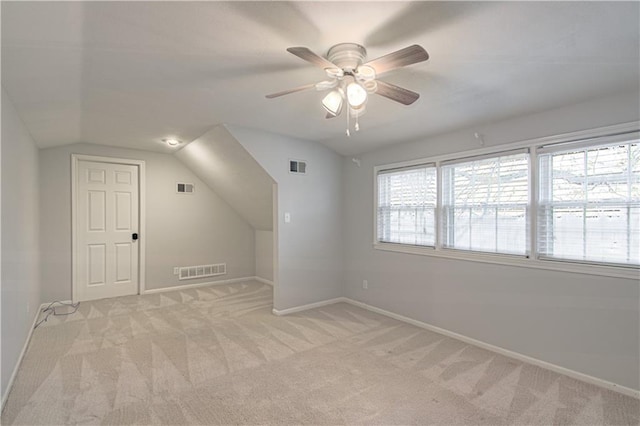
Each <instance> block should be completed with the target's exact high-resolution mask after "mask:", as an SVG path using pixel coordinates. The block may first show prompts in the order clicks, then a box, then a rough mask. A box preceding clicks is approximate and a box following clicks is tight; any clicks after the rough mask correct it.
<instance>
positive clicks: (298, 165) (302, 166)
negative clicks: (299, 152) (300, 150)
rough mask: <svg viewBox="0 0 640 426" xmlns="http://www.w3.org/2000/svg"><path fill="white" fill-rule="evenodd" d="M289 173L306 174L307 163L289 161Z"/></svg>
mask: <svg viewBox="0 0 640 426" xmlns="http://www.w3.org/2000/svg"><path fill="white" fill-rule="evenodd" d="M289 173H295V174H299V175H303V174H306V173H307V162H306V161H301V160H289Z"/></svg>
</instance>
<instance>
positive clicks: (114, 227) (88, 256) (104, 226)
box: [72, 156, 144, 302]
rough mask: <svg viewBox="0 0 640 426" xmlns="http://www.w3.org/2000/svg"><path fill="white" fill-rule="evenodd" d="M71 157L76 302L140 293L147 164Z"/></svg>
mask: <svg viewBox="0 0 640 426" xmlns="http://www.w3.org/2000/svg"><path fill="white" fill-rule="evenodd" d="M72 160H73V161H72V165H73V166H72V170H73V173H72V182H73V183H74V185H72V204H73V206H72V212H73V227H72V229H73V233H74V236H73V242H74V244H73V254H72V257H73V266H74V268H73V269H74V274H73V285H72V288H73V301H74V302H77V301H84V300H95V299H103V298H108V297H117V296H125V295H132V294H138V293H141V292H142V291H143V289H144V287H143V282H144V274H143V273H142V271H143V267H142V265H143V263H144V262H143V260H144V250H143V248H144V245H143V244H142V241H143V238H144V234H143V227H142V226H141V225H142V224H143V220H142V219H143V216H142V214H141V213H142V212H143V211H144V209H143V208H141V204H142V203H141V200H142V199H143V198H142V197H141V194H142V191H141V189H142V187H141V183H143V182H144V179H143V177H142V176H143V174H142V172H143V171H144V163H143V162H140V161H136V160H122V159H113V158H105V157H88V156H73V157H72ZM134 234H137V237H138V238H137V239H136V238H135V236H134ZM141 260H142V262H141Z"/></svg>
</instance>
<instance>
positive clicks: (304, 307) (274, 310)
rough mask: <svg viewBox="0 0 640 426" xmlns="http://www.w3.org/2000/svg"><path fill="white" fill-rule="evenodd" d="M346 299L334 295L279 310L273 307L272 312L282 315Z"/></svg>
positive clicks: (345, 299)
mask: <svg viewBox="0 0 640 426" xmlns="http://www.w3.org/2000/svg"><path fill="white" fill-rule="evenodd" d="M346 301H347V298H346V297H336V298H335V299H328V300H321V301H320V302H315V303H309V304H306V305H300V306H294V307H293V308H287V309H280V310H278V309H276V308H273V313H274V315H278V316H282V315H288V314H293V313H295V312H302V311H308V310H309V309H315V308H319V307H321V306H327V305H333V304H334V303H339V302H346Z"/></svg>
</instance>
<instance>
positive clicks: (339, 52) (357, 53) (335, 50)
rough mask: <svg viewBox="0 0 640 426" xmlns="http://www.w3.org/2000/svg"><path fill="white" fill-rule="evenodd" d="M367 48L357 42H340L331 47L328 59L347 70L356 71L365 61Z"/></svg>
mask: <svg viewBox="0 0 640 426" xmlns="http://www.w3.org/2000/svg"><path fill="white" fill-rule="evenodd" d="M366 57H367V49H365V48H364V46H361V45H359V44H356V43H340V44H336V45H335V46H333V47H331V48H330V49H329V52H327V59H328V60H329V61H330V62H333V63H334V64H336V65H337V66H339V67H340V68H342V69H343V70H345V71H354V70H356V69H357V68H358V66H360V65H362V64H363V63H364V60H365V58H366Z"/></svg>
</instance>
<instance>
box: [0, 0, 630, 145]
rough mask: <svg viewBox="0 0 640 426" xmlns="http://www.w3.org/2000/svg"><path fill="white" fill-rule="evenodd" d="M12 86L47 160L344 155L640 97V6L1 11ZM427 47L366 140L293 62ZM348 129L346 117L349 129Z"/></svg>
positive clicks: (108, 5) (187, 6) (72, 5)
mask: <svg viewBox="0 0 640 426" xmlns="http://www.w3.org/2000/svg"><path fill="white" fill-rule="evenodd" d="M1 7H2V85H3V86H4V87H5V88H6V90H7V92H8V93H9V96H10V97H11V99H12V100H13V102H14V103H15V106H16V108H17V110H18V112H19V114H20V115H21V117H22V118H23V120H24V122H25V124H26V126H27V128H28V129H29V131H30V132H31V134H32V135H33V137H34V139H35V140H36V142H37V143H38V145H39V146H40V147H50V146H55V145H62V144H69V143H75V142H89V143H97V144H104V145H115V146H124V147H131V148H139V149H148V150H157V151H162V150H166V147H163V146H162V145H161V144H160V143H159V141H160V140H161V139H162V138H164V137H167V136H175V137H178V138H179V139H182V140H183V141H185V142H190V141H192V140H194V139H195V138H197V137H198V136H199V135H201V134H203V133H204V132H205V131H206V130H207V129H209V128H211V127H212V126H214V125H217V124H220V123H228V124H232V125H238V126H244V127H251V128H255V129H261V130H265V131H269V132H274V133H281V134H286V135H289V136H293V137H296V138H299V139H308V140H313V141H319V142H321V143H324V144H326V145H327V146H329V147H331V148H332V149H334V150H336V151H337V152H339V153H342V154H345V155H346V154H353V153H358V152H363V151H368V150H371V149H374V148H377V147H380V146H382V145H387V144H393V143H397V142H403V141H406V140H416V139H419V138H422V137H425V136H428V135H432V134H436V133H442V132H445V131H449V130H452V129H456V128H461V127H467V126H471V125H475V124H479V123H486V122H491V121H495V120H500V119H504V118H507V117H512V116H516V115H522V114H527V113H532V112H537V111H541V110H546V109H549V108H554V107H558V106H562V105H568V104H572V103H575V102H579V101H583V100H587V99H591V98H594V97H599V96H602V95H603V94H611V93H616V92H623V91H638V85H639V83H638V80H639V70H638V68H639V62H640V57H639V51H640V48H639V46H640V40H639V37H640V36H639V34H640V22H639V21H640V3H638V2H403V1H398V2H372V3H365V2H356V1H354V2H320V1H317V2H2V3H1ZM341 42H355V43H360V44H362V45H364V46H365V47H366V48H367V50H368V57H369V58H375V57H378V56H381V55H384V54H386V53H389V52H392V51H395V50H397V49H400V48H403V47H405V46H408V45H410V44H414V43H417V44H420V45H422V46H423V47H425V48H426V49H427V51H428V52H429V54H430V56H431V58H430V59H429V61H428V62H424V63H420V64H416V65H413V66H410V67H407V68H406V69H402V70H397V71H394V72H392V73H389V75H388V76H387V75H383V76H382V77H383V79H384V80H385V81H388V82H390V83H394V84H397V85H400V86H403V87H406V88H408V89H411V90H414V91H416V92H418V93H420V95H421V97H420V99H419V100H418V101H417V102H416V103H415V104H413V105H411V106H409V107H406V106H403V105H399V104H397V103H395V102H391V101H389V100H388V99H385V98H382V97H379V96H374V97H372V99H371V100H370V102H369V105H368V108H367V113H366V114H365V115H364V116H363V117H362V119H361V122H360V125H361V128H362V130H361V131H360V132H358V133H357V134H355V135H353V136H352V137H351V138H350V139H347V138H346V136H345V135H344V129H345V123H344V122H343V120H342V119H334V120H325V118H324V113H323V111H322V107H321V105H320V100H321V98H322V94H321V93H317V92H313V91H311V92H301V93H296V94H292V95H288V96H285V97H282V98H278V99H272V100H268V99H265V97H264V95H265V94H267V93H272V92H275V91H279V90H283V89H288V88H290V87H295V86H299V85H303V84H308V83H313V82H317V81H319V80H322V79H323V78H324V72H323V70H322V69H319V68H316V67H312V66H309V64H307V63H305V62H304V61H302V60H300V59H299V58H297V57H295V56H293V55H291V54H289V53H287V52H286V50H285V49H286V48H287V47H291V46H306V47H309V48H310V49H312V50H313V51H315V52H317V53H319V54H322V55H324V54H326V52H327V49H328V48H329V47H331V46H332V45H333V44H336V43H341ZM343 118H344V117H343Z"/></svg>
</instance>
